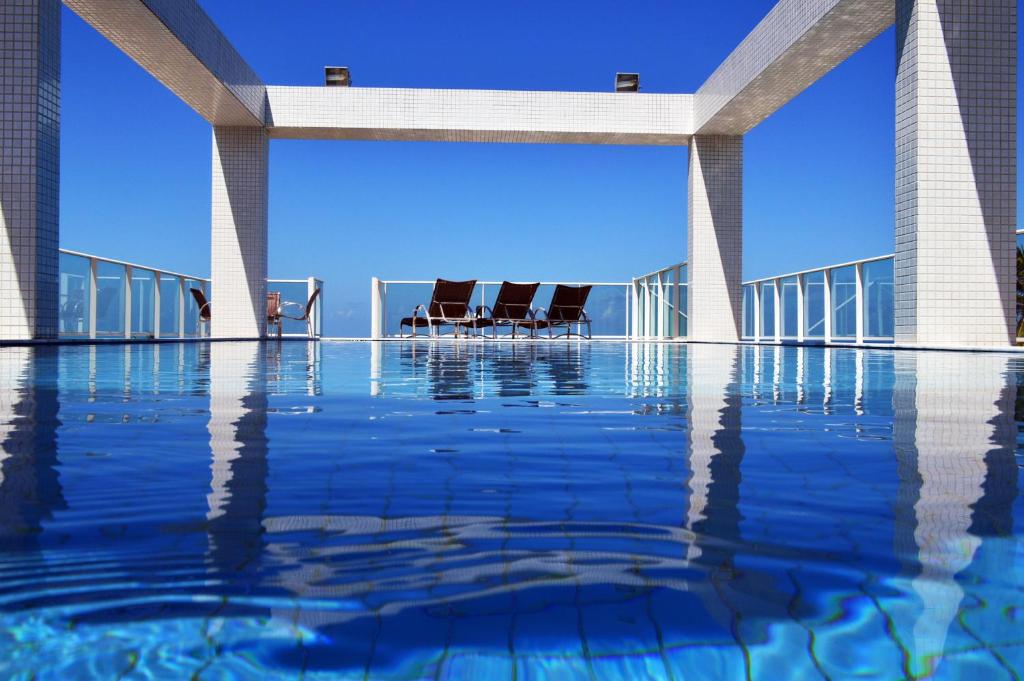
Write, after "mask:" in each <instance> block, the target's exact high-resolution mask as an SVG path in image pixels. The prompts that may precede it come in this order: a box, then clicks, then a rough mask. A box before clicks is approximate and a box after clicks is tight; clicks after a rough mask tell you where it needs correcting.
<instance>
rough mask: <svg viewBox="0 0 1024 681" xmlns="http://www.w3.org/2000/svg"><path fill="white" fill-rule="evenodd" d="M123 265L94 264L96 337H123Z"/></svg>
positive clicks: (109, 263)
mask: <svg viewBox="0 0 1024 681" xmlns="http://www.w3.org/2000/svg"><path fill="white" fill-rule="evenodd" d="M126 283H127V275H126V273H125V267H124V265H118V264H115V263H111V262H103V261H99V262H97V263H96V335H97V336H99V337H103V336H124V293H125V284H126Z"/></svg>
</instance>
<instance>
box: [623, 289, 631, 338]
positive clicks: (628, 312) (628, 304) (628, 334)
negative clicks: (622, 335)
mask: <svg viewBox="0 0 1024 681" xmlns="http://www.w3.org/2000/svg"><path fill="white" fill-rule="evenodd" d="M623 289H624V290H623V293H624V294H625V295H626V300H625V303H624V305H625V306H626V340H629V339H630V338H631V337H632V335H633V329H632V324H633V316H632V314H633V310H632V302H633V301H632V293H631V291H632V290H633V287H632V286H624V287H623Z"/></svg>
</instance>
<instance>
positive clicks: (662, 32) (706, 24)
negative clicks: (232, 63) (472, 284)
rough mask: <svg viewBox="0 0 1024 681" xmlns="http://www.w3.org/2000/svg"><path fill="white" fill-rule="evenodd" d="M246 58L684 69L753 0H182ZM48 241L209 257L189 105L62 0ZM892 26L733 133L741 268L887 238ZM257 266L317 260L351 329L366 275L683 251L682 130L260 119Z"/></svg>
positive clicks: (366, 67) (658, 261)
mask: <svg viewBox="0 0 1024 681" xmlns="http://www.w3.org/2000/svg"><path fill="white" fill-rule="evenodd" d="M201 4H202V5H203V7H204V8H205V9H206V11H207V12H208V13H209V14H210V15H211V17H212V18H213V19H214V21H215V22H216V23H217V24H218V25H219V26H220V28H221V30H222V31H223V32H224V33H225V34H226V35H227V36H228V38H229V39H230V40H231V41H232V42H233V43H234V44H235V46H236V47H237V48H238V50H239V52H240V53H241V54H242V56H243V57H245V58H246V60H247V61H248V62H249V63H250V64H251V65H252V67H253V68H254V69H255V70H256V72H257V73H258V74H259V75H260V76H261V77H262V78H263V80H264V81H266V82H268V83H272V84H282V85H319V84H321V82H322V78H323V73H322V67H323V66H324V65H325V64H345V65H348V66H349V67H351V69H352V77H353V82H354V84H355V85H356V86H381V87H452V88H494V89H525V90H580V91H595V90H596V91H608V90H609V89H611V85H612V80H613V76H614V73H615V72H616V71H637V72H639V73H640V74H641V83H642V87H643V90H644V91H647V92H694V91H695V90H696V89H697V88H698V87H699V86H700V84H701V83H702V82H703V81H704V79H705V78H706V77H707V76H708V75H709V74H710V73H711V72H712V71H713V70H714V68H715V67H716V66H717V65H718V64H719V63H720V62H721V60H722V59H723V58H724V57H725V56H726V55H728V53H729V52H730V51H731V50H732V49H733V48H734V47H735V46H736V45H737V44H738V43H739V41H740V40H742V38H743V37H744V36H745V35H746V34H747V33H748V32H749V31H750V29H751V28H753V27H754V26H755V25H756V24H757V22H758V21H760V19H761V18H762V17H763V16H764V15H765V14H766V13H767V12H768V10H769V9H770V8H771V7H772V6H773V5H774V4H775V3H774V2H773V1H772V0H742V1H741V0H734V1H733V2H727V3H723V2H709V1H704V2H695V1H691V2H667V1H666V0H635V1H633V2H622V1H621V0H619V1H617V2H612V1H610V0H570V1H561V2H551V0H546V1H539V0H525V1H521V2H516V3H493V2H480V1H479V0H474V1H465V0H457V1H456V0H453V1H450V2H444V3H437V2H422V1H419V2H417V1H415V0H390V1H386V2H385V1H381V0H353V1H349V2H337V1H335V0H290V1H288V2H281V1H280V0H201ZM63 40H64V42H63V59H64V61H63V69H64V71H63V110H62V130H63V137H62V152H61V155H62V168H61V192H62V194H61V245H62V246H63V247H66V248H72V249H75V250H82V251H86V252H90V253H95V254H98V255H104V256H108V257H114V258H120V259H125V260H131V261H134V262H139V263H143V264H148V265H152V266H155V267H162V268H166V269H172V270H176V271H184V272H188V273H195V274H198V275H204V276H205V275H207V274H208V273H209V223H210V128H209V125H207V124H206V122H204V121H203V120H202V119H201V118H200V117H199V116H198V114H196V113H194V112H193V111H192V110H191V109H189V108H188V107H187V106H186V105H185V104H183V103H182V102H181V101H179V100H178V99H177V98H176V97H175V96H174V95H172V94H171V93H170V92H169V91H167V90H166V89H164V87H163V86H162V85H160V84H159V83H158V82H157V81H155V80H154V79H152V78H151V77H150V76H149V75H148V74H146V73H145V72H144V71H143V70H142V69H141V68H139V67H138V66H137V65H136V64H135V63H134V62H132V61H131V60H130V59H129V58H128V57H126V56H125V55H124V54H122V53H121V52H119V51H118V50H116V49H115V48H114V47H112V46H111V45H110V44H109V43H108V42H107V41H106V40H105V39H103V38H102V37H100V36H99V35H98V34H97V33H96V32H95V31H93V30H92V28H90V27H89V26H88V25H86V24H85V23H84V22H82V21H81V20H80V19H79V18H78V17H77V16H76V15H74V14H73V13H72V12H70V11H68V10H66V9H65V10H64V37H63ZM894 75H895V38H894V33H893V31H892V30H891V29H890V30H889V31H887V32H885V33H884V34H882V35H881V36H880V37H879V38H878V39H877V40H875V41H874V42H872V43H871V44H870V45H868V46H867V47H866V48H865V49H863V50H862V51H861V52H859V53H858V54H856V55H854V56H853V57H852V58H851V59H850V60H848V61H847V62H846V63H845V64H843V65H842V66H840V67H839V68H837V69H836V70H835V71H833V72H832V73H830V74H829V75H828V76H826V77H825V78H824V79H822V80H821V81H819V82H818V83H817V84H816V85H814V86H813V87H812V88H811V89H810V90H808V91H807V92H805V93H804V94H803V95H801V96H800V97H798V98H797V99H795V100H794V101H793V102H791V103H790V104H788V105H787V106H786V107H785V108H783V109H782V110H781V111H779V112H778V113H776V114H775V115H774V116H773V117H772V118H770V119H768V120H767V121H766V122H764V123H762V124H761V125H760V126H759V127H758V128H756V129H754V130H753V131H752V132H751V133H750V134H748V135H747V139H746V149H745V152H746V164H745V172H744V181H745V193H744V210H745V216H744V221H745V235H744V238H745V241H744V276H745V277H748V278H749V277H759V276H766V275H771V274H778V273H782V272H788V271H793V270H797V269H802V268H806V267H812V266H816V265H822V264H826V263H828V262H837V261H845V260H850V259H854V258H859V257H865V256H872V255H878V254H882V253H888V252H891V251H892V249H893V221H894V216H893V174H894V168H893V157H894V150H893V147H894V130H893V128H894V122H893V121H894V103H893V99H894V92H893V81H894ZM270 158H271V160H270V276H271V277H280V278H302V277H306V276H309V275H316V276H319V277H321V278H323V279H324V280H326V293H327V295H326V296H325V298H326V301H327V304H326V312H327V315H326V320H325V331H326V332H328V333H331V334H344V335H366V334H367V333H368V330H369V282H370V277H371V276H379V277H382V278H388V279H432V278H434V277H436V276H447V277H450V278H462V277H465V278H470V277H474V278H479V279H503V278H507V279H513V280H535V279H544V280H558V279H564V280H588V281H628V280H629V279H630V278H631V277H632V276H634V275H637V274H642V273H644V272H648V271H650V270H654V269H658V268H659V267H662V266H665V265H669V264H672V263H674V262H678V261H681V260H683V259H685V257H686V166H687V152H686V149H685V148H665V147H611V146H607V147H598V146H572V145H565V146H563V145H485V144H441V143H422V142H416V143H397V142H386V143H381V142H328V141H292V140H280V141H274V142H272V143H271V154H270Z"/></svg>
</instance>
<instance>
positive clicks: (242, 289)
mask: <svg viewBox="0 0 1024 681" xmlns="http://www.w3.org/2000/svg"><path fill="white" fill-rule="evenodd" d="M268 152H269V144H268V138H267V133H266V130H264V129H263V128H256V127H251V128H241V127H239V128H235V127H215V128H214V129H213V220H212V225H211V235H210V245H211V259H210V279H211V280H212V282H211V283H212V290H211V294H210V307H211V310H212V315H211V317H212V320H211V321H212V330H211V335H212V336H213V337H214V338H258V337H262V336H264V335H266V331H267V317H266V312H267V302H266V298H267V160H268V156H269V153H268Z"/></svg>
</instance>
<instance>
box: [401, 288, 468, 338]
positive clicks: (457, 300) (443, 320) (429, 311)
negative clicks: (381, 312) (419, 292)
mask: <svg viewBox="0 0 1024 681" xmlns="http://www.w3.org/2000/svg"><path fill="white" fill-rule="evenodd" d="M474 288H476V279H472V280H470V281H448V280H447V279H438V280H437V282H436V283H435V284H434V292H433V294H432V295H431V296H430V305H427V306H426V307H424V306H423V305H417V306H416V307H415V308H414V309H413V311H412V316H411V317H405V318H404V319H402V321H401V322H400V323H399V325H398V335H399V336H401V337H403V338H404V337H405V336H404V331H403V329H404V328H405V327H407V326H408V327H410V328H411V329H412V335H413V336H414V337H415V336H416V329H419V328H424V327H426V329H427V333H428V334H430V335H437V334H439V333H440V329H441V326H445V325H447V326H452V327H454V331H455V335H456V336H458V335H459V324H460V323H461V322H465V321H467V320H469V319H471V318H472V316H471V315H470V310H469V299H470V298H472V297H473V289H474ZM420 313H423V316H422V317H421V316H420Z"/></svg>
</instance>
